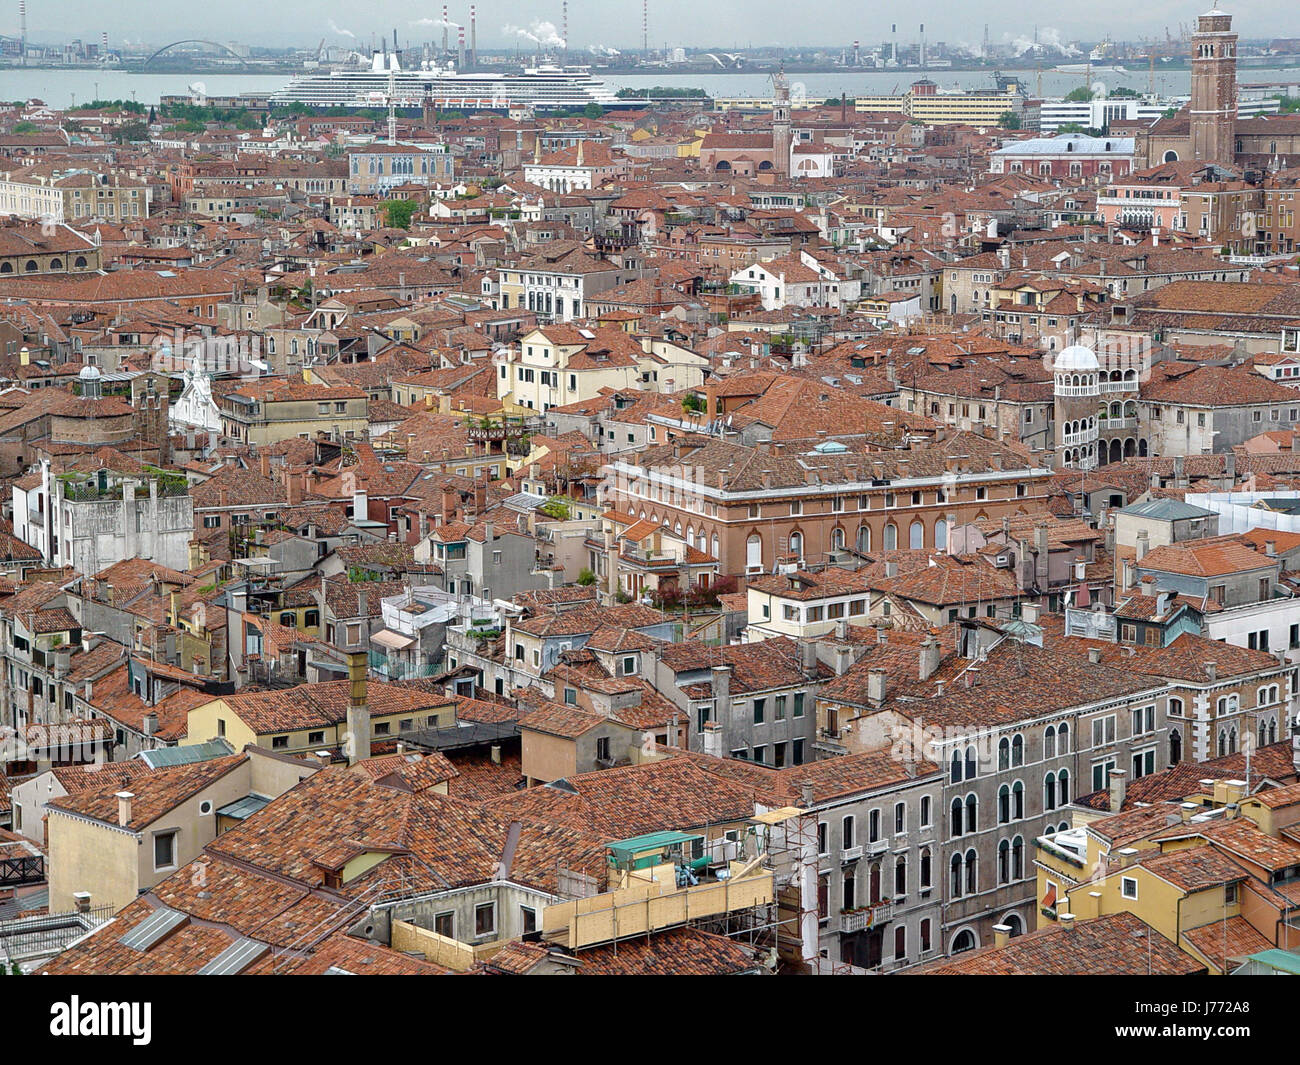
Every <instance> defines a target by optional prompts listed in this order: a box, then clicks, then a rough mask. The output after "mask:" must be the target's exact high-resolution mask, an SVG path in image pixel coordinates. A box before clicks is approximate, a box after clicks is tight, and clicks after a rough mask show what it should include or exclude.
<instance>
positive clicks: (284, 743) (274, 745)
mask: <svg viewBox="0 0 1300 1065" xmlns="http://www.w3.org/2000/svg"><path fill="white" fill-rule="evenodd" d="M288 746H289V737H288V736H272V737H271V749H272V750H275V751H279V750H283V749H284V748H286V747H288Z"/></svg>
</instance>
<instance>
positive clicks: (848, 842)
mask: <svg viewBox="0 0 1300 1065" xmlns="http://www.w3.org/2000/svg"><path fill="white" fill-rule="evenodd" d="M854 827H855V822H854V817H853V815H852V814H849V815H848V817H846V818H844V820H843V821H842V822H840V840H841V844H840V845H841V846H842V847H843V848H844V849H845V850H848V849H849V848H850V847H852V846H853V829H854Z"/></svg>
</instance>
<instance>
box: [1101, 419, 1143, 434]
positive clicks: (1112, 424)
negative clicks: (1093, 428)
mask: <svg viewBox="0 0 1300 1065" xmlns="http://www.w3.org/2000/svg"><path fill="white" fill-rule="evenodd" d="M1097 428H1098V429H1100V430H1102V431H1103V432H1114V431H1115V430H1116V429H1136V428H1137V419H1136V418H1098V419H1097Z"/></svg>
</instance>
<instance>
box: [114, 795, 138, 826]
mask: <svg viewBox="0 0 1300 1065" xmlns="http://www.w3.org/2000/svg"><path fill="white" fill-rule="evenodd" d="M134 798H135V795H133V794H132V793H131V792H129V791H119V792H118V793H117V823H118V824H119V825H120V826H121V827H122V828H126V826H127V825H129V824H130V823H131V800H132V799H134Z"/></svg>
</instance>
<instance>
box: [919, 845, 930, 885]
mask: <svg viewBox="0 0 1300 1065" xmlns="http://www.w3.org/2000/svg"><path fill="white" fill-rule="evenodd" d="M929 887H930V848H929V847H926V848H925V849H924V850H923V851H921V890H922V891H926V890H928V889H929Z"/></svg>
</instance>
